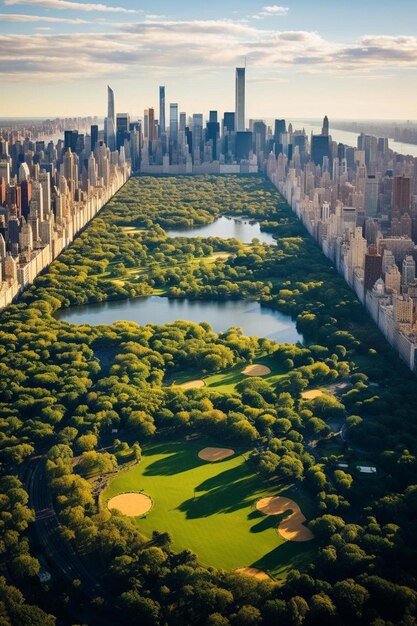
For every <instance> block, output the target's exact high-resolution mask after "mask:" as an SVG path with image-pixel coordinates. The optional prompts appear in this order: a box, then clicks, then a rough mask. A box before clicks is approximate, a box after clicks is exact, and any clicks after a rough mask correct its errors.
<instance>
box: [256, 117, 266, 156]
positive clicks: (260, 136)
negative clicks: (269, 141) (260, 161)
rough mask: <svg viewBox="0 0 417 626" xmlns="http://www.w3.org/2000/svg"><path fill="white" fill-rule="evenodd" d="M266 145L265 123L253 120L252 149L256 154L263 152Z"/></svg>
mask: <svg viewBox="0 0 417 626" xmlns="http://www.w3.org/2000/svg"><path fill="white" fill-rule="evenodd" d="M265 145H266V124H265V122H261V121H258V122H254V124H253V150H254V152H256V153H257V154H258V153H259V152H263V153H265Z"/></svg>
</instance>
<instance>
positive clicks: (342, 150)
mask: <svg viewBox="0 0 417 626" xmlns="http://www.w3.org/2000/svg"><path fill="white" fill-rule="evenodd" d="M345 157H346V146H345V144H343V143H338V144H337V158H338V159H339V162H340V161H342V159H344V158H345Z"/></svg>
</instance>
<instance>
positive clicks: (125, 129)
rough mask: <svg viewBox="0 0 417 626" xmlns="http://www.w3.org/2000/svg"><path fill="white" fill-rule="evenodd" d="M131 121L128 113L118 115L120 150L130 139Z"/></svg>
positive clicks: (117, 129) (117, 131) (117, 135)
mask: <svg viewBox="0 0 417 626" xmlns="http://www.w3.org/2000/svg"><path fill="white" fill-rule="evenodd" d="M129 126H130V119H129V115H128V113H118V114H117V117H116V146H117V149H118V150H119V149H120V148H121V146H123V145H124V142H125V139H129Z"/></svg>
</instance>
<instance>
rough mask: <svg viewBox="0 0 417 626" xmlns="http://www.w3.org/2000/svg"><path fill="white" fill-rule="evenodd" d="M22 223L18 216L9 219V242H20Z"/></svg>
mask: <svg viewBox="0 0 417 626" xmlns="http://www.w3.org/2000/svg"><path fill="white" fill-rule="evenodd" d="M19 233H20V223H19V220H18V219H17V217H12V218H10V219H9V222H8V224H7V239H8V243H11V244H13V243H19Z"/></svg>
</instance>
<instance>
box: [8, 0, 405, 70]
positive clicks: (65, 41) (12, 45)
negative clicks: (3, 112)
mask: <svg viewBox="0 0 417 626" xmlns="http://www.w3.org/2000/svg"><path fill="white" fill-rule="evenodd" d="M48 1H49V0H48ZM54 1H55V0H54ZM23 19H25V20H26V19H27V17H24V18H23ZM31 19H32V20H33V21H35V20H36V18H32V17H31ZM51 19H58V18H51ZM112 28H113V31H111V30H109V25H107V28H106V31H108V32H99V33H97V32H95V33H92V32H88V33H83V32H73V33H66V34H65V37H63V36H62V35H59V34H50V35H49V34H42V35H41V34H33V35H32V36H31V37H28V36H27V35H26V34H25V35H23V34H14V35H10V34H9V35H5V34H3V35H0V74H1V75H2V80H3V81H6V80H8V81H17V80H28V81H38V80H44V81H53V82H62V81H65V80H77V81H79V80H82V79H86V78H87V79H93V78H97V79H101V78H102V79H105V80H111V79H112V78H113V77H118V78H122V77H124V76H126V78H131V76H132V72H133V73H135V74H136V75H137V74H138V73H140V74H141V76H144V75H148V76H152V75H156V74H158V75H159V74H161V73H162V74H165V75H167V73H168V72H169V73H170V75H171V76H175V77H176V76H182V75H184V73H185V72H187V73H195V74H196V75H199V76H201V75H202V72H208V71H213V72H215V73H218V72H219V71H221V70H223V69H227V70H230V71H233V68H234V67H236V66H237V65H240V64H241V62H242V59H243V58H244V57H245V56H246V58H247V64H248V79H257V78H260V77H262V80H263V81H264V80H267V79H268V76H277V74H278V75H280V76H282V75H283V74H284V73H285V72H286V71H288V70H291V71H292V72H294V71H297V72H304V73H309V74H310V73H314V72H315V73H320V74H323V73H327V74H336V73H338V74H340V73H346V74H352V73H357V74H359V73H363V72H370V73H373V74H375V73H376V72H377V73H380V74H384V75H385V74H387V73H390V72H391V71H392V69H395V70H398V69H399V68H417V37H412V36H409V37H395V36H391V37H390V36H386V35H384V36H376V35H374V36H368V35H367V36H364V37H362V38H361V39H359V40H358V41H354V42H349V43H340V42H334V41H331V40H329V39H326V38H324V37H322V36H321V35H320V34H318V33H315V32H310V31H278V30H273V29H264V28H262V29H261V28H256V27H255V26H254V25H250V24H247V23H243V22H232V21H229V20H189V21H187V20H183V21H172V20H165V21H164V20H151V21H148V20H146V21H139V22H136V23H118V24H113V25H112ZM74 51H76V52H74ZM68 59H70V60H71V62H68Z"/></svg>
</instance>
